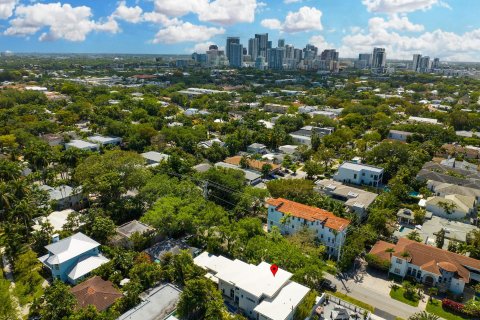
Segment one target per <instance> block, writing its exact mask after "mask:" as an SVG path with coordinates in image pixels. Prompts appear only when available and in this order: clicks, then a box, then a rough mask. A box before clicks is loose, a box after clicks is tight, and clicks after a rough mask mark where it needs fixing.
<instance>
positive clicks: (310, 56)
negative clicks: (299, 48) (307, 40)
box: [303, 44, 318, 60]
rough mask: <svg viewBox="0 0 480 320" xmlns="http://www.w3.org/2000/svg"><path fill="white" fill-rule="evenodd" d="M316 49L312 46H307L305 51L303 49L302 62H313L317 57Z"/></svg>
mask: <svg viewBox="0 0 480 320" xmlns="http://www.w3.org/2000/svg"><path fill="white" fill-rule="evenodd" d="M317 54H318V48H317V47H315V46H314V45H313V44H307V45H306V46H305V49H303V59H304V60H314V59H315V58H316V57H317Z"/></svg>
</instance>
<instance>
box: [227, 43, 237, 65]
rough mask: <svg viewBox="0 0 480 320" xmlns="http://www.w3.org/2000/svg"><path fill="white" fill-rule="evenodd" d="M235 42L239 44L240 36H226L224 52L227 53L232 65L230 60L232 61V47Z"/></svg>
mask: <svg viewBox="0 0 480 320" xmlns="http://www.w3.org/2000/svg"><path fill="white" fill-rule="evenodd" d="M235 44H240V38H239V37H228V38H227V43H226V45H225V53H226V54H227V59H228V61H229V62H230V65H232V61H233V56H232V47H233V45H235ZM237 49H238V48H237Z"/></svg>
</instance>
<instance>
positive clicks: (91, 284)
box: [70, 276, 122, 311]
mask: <svg viewBox="0 0 480 320" xmlns="http://www.w3.org/2000/svg"><path fill="white" fill-rule="evenodd" d="M70 292H71V293H72V294H73V295H74V296H75V298H76V299H77V308H78V309H82V308H85V307H87V306H89V305H93V306H95V308H97V310H98V311H103V310H106V309H107V308H108V307H110V306H111V305H112V304H113V303H114V302H115V301H116V300H117V299H119V298H121V297H122V293H121V292H120V291H118V290H117V289H116V288H115V287H114V286H113V284H112V283H111V282H110V281H105V280H103V279H102V278H100V277H99V276H95V277H93V278H90V279H88V280H86V281H84V282H82V283H80V284H79V285H77V286H75V287H73V288H72V289H70Z"/></svg>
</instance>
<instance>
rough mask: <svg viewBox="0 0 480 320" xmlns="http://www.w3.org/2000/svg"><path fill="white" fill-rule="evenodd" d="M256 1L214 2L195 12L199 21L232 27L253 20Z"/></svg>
mask: <svg viewBox="0 0 480 320" xmlns="http://www.w3.org/2000/svg"><path fill="white" fill-rule="evenodd" d="M257 6H258V4H257V1H256V0H215V1H212V2H210V3H209V5H208V6H207V7H205V8H203V7H202V8H201V9H202V10H201V11H199V12H197V13H198V18H199V20H200V21H205V22H215V23H218V24H222V25H232V24H235V23H240V22H248V23H252V22H253V21H254V20H255V10H256V9H257Z"/></svg>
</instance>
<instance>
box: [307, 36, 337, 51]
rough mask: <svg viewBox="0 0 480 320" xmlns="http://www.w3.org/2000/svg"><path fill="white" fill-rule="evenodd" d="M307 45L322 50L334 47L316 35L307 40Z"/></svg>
mask: <svg viewBox="0 0 480 320" xmlns="http://www.w3.org/2000/svg"><path fill="white" fill-rule="evenodd" d="M308 43H309V44H313V45H314V46H315V47H317V48H319V49H320V50H322V49H327V48H334V47H335V46H334V45H333V44H331V43H328V42H327V41H326V40H325V38H324V37H323V36H322V35H316V36H312V37H310V39H309V40H308Z"/></svg>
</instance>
